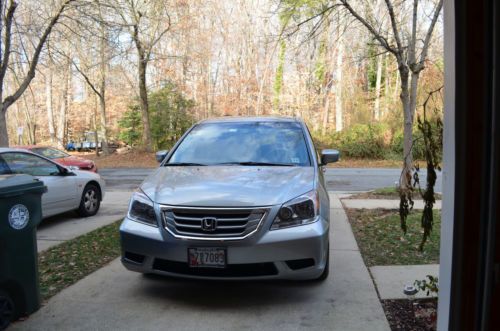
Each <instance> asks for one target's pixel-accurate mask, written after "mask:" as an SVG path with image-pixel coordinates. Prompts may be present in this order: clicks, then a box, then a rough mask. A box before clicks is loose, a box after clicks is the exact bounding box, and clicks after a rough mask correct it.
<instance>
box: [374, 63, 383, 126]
mask: <svg viewBox="0 0 500 331" xmlns="http://www.w3.org/2000/svg"><path fill="white" fill-rule="evenodd" d="M381 83H382V55H379V56H377V78H376V82H375V104H374V107H373V115H374V117H375V120H376V121H378V120H380V88H381Z"/></svg>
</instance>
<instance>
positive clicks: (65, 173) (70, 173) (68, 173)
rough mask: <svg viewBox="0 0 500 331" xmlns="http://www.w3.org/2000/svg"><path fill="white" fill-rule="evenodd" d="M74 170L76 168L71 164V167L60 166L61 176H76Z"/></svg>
mask: <svg viewBox="0 0 500 331" xmlns="http://www.w3.org/2000/svg"><path fill="white" fill-rule="evenodd" d="M72 170H74V169H72V166H70V167H69V168H66V167H60V168H59V174H60V175H61V176H75V173H74V172H73V171H72Z"/></svg>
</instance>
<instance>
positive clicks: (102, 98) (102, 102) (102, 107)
mask: <svg viewBox="0 0 500 331" xmlns="http://www.w3.org/2000/svg"><path fill="white" fill-rule="evenodd" d="M101 29H102V33H101V45H100V49H99V52H100V58H101V63H100V80H101V81H100V84H99V85H100V86H99V90H100V95H99V96H98V97H99V119H100V124H101V134H102V137H101V140H102V153H103V154H104V155H109V150H108V128H107V123H106V67H107V64H108V63H107V59H106V46H107V44H106V42H107V36H106V30H105V27H104V26H101Z"/></svg>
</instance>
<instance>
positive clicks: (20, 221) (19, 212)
mask: <svg viewBox="0 0 500 331" xmlns="http://www.w3.org/2000/svg"><path fill="white" fill-rule="evenodd" d="M29 220H30V212H29V210H28V208H27V207H26V206H25V205H23V204H17V205H14V206H12V208H10V211H9V224H10V226H11V227H12V228H13V229H16V230H21V229H23V228H24V227H25V226H26V225H27V224H28V222H29Z"/></svg>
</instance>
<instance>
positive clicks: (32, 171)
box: [2, 152, 59, 176]
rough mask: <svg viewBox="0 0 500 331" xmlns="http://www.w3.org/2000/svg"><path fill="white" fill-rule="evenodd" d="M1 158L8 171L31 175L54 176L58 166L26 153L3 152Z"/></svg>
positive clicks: (57, 172)
mask: <svg viewBox="0 0 500 331" xmlns="http://www.w3.org/2000/svg"><path fill="white" fill-rule="evenodd" d="M2 158H3V160H4V161H5V163H6V165H7V166H8V168H9V169H10V173H14V174H28V175H32V176H54V175H58V174H59V168H58V167H57V166H56V165H55V164H54V163H52V162H49V161H47V160H45V159H42V158H41V157H38V156H36V155H32V154H28V153H15V152H13V153H4V154H2Z"/></svg>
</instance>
